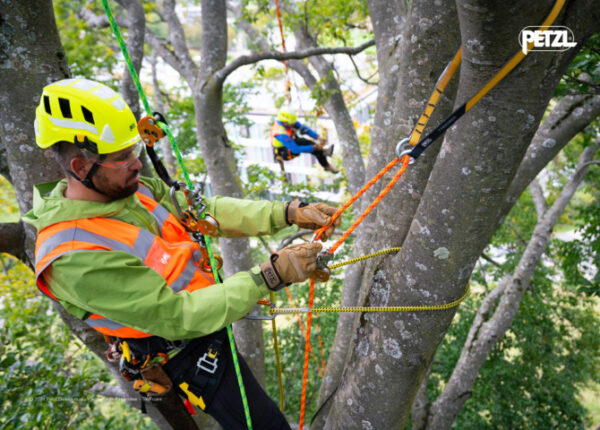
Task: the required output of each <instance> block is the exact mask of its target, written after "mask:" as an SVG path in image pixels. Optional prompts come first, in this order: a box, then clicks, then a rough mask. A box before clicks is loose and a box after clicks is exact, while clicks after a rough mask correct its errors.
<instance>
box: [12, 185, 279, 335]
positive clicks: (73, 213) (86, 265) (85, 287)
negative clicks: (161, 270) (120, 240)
mask: <svg viewBox="0 0 600 430" xmlns="http://www.w3.org/2000/svg"><path fill="white" fill-rule="evenodd" d="M140 182H141V183H142V184H144V185H146V186H147V187H148V188H149V189H150V190H151V192H152V194H153V195H154V198H155V200H156V201H157V202H158V203H160V204H161V205H162V206H164V207H165V208H167V209H168V210H169V211H170V212H171V213H173V214H176V211H175V207H174V206H173V204H172V202H171V199H170V196H169V188H168V187H167V185H165V184H164V183H163V182H162V181H161V180H159V179H153V178H145V177H142V178H140ZM66 187H67V184H66V180H64V179H63V180H62V181H58V182H51V183H46V184H41V185H37V186H36V187H35V188H34V197H33V209H32V210H31V211H30V212H28V213H27V214H26V215H25V216H24V217H23V220H24V221H25V222H27V223H29V224H32V225H33V226H35V227H36V228H37V229H38V231H40V230H42V229H43V228H45V227H48V226H50V225H52V224H56V223H58V222H62V221H71V220H76V219H84V218H94V217H105V218H112V219H116V220H119V221H123V222H126V223H128V224H132V225H135V226H137V227H139V228H142V229H145V230H148V231H150V232H151V233H153V234H155V235H160V233H159V232H160V229H159V226H158V225H157V223H156V220H155V219H154V217H153V216H152V215H151V214H150V212H148V210H147V209H146V207H145V206H144V205H142V203H141V202H140V200H139V199H138V197H137V196H136V195H135V194H134V195H131V196H129V197H127V198H124V199H120V200H115V201H113V202H110V203H101V202H92V201H83V200H71V199H67V198H65V197H64V193H65V190H66ZM178 194H179V195H178V200H179V201H180V204H181V206H182V207H184V208H185V207H187V203H186V201H185V198H184V196H183V194H182V193H178ZM205 204H206V205H207V212H208V213H210V214H211V215H212V216H214V217H215V218H216V219H217V220H218V222H219V236H223V237H240V236H259V235H265V234H272V233H275V232H277V231H279V230H280V229H282V228H284V227H286V226H287V223H286V220H285V204H284V203H282V202H269V201H250V200H241V199H235V198H231V197H212V198H208V199H206V200H205ZM45 275H46V280H47V282H48V285H49V288H50V291H51V292H52V294H53V295H54V296H55V297H56V298H57V299H58V302H59V303H60V304H61V305H62V306H64V308H65V309H66V310H67V311H68V312H69V313H70V314H72V315H74V316H76V317H78V318H80V319H85V318H87V317H88V316H89V315H91V314H99V315H102V316H104V317H106V318H109V319H110V320H113V321H116V322H118V323H121V324H123V325H125V326H129V327H132V328H134V329H137V330H140V331H143V332H146V333H150V334H154V335H156V336H160V337H164V338H166V339H170V340H177V339H192V338H196V337H200V336H205V335H207V334H210V333H213V332H215V331H217V330H219V329H221V328H223V327H225V326H227V325H229V324H231V323H232V322H233V321H236V320H238V319H239V318H241V317H243V316H244V315H246V314H247V313H248V312H249V311H250V309H252V307H253V306H254V305H255V304H256V301H257V300H259V299H260V298H262V297H263V296H265V295H266V294H267V293H268V292H269V290H268V288H267V286H266V285H265V283H264V281H263V279H262V276H261V275H260V268H259V267H258V266H255V267H253V268H252V269H251V270H250V271H248V272H239V273H236V274H235V275H233V276H230V277H229V278H227V279H225V281H223V282H222V283H220V284H215V285H212V286H210V287H207V288H201V289H198V290H195V291H193V292H188V291H180V292H177V293H176V292H174V291H173V290H172V289H171V288H169V286H168V285H167V283H166V281H165V279H164V278H163V277H162V276H160V275H159V274H158V273H157V272H156V271H154V270H153V269H152V268H150V267H147V266H145V265H144V264H143V263H142V261H141V260H140V259H139V258H138V257H135V256H133V255H131V254H129V253H127V252H124V251H78V252H71V253H67V254H64V255H62V256H61V257H60V258H58V259H57V260H55V261H54V262H53V263H52V266H51V267H50V268H49V269H47V270H46V272H45Z"/></svg>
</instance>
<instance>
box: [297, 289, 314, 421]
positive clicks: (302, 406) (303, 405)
mask: <svg viewBox="0 0 600 430" xmlns="http://www.w3.org/2000/svg"><path fill="white" fill-rule="evenodd" d="M314 299H315V281H314V280H311V281H310V295H309V299H308V307H309V308H312V307H313V302H314ZM311 323H312V312H309V313H308V317H307V319H306V344H305V347H304V372H303V375H302V399H301V400H300V422H299V427H300V430H302V428H303V427H304V412H305V409H306V382H307V380H308V355H309V352H308V351H309V348H310V326H311Z"/></svg>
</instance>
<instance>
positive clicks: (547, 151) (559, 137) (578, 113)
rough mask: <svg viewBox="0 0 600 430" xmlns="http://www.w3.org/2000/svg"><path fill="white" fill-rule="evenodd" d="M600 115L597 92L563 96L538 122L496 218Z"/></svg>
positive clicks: (501, 215)
mask: <svg viewBox="0 0 600 430" xmlns="http://www.w3.org/2000/svg"><path fill="white" fill-rule="evenodd" d="M598 115H600V95H596V96H590V95H589V94H585V95H583V94H577V95H571V96H566V97H563V98H562V99H560V101H559V102H558V103H557V104H556V106H554V108H553V109H552V112H551V113H550V115H548V117H547V118H546V119H545V120H544V121H543V122H542V123H541V124H540V126H539V128H538V130H537V131H536V133H535V136H534V137H533V140H532V141H531V144H530V145H529V148H528V149H527V153H526V154H525V157H523V161H522V162H521V165H520V166H519V169H518V170H517V174H516V175H515V177H514V178H513V181H512V183H511V185H510V187H509V189H508V192H507V197H506V203H505V205H504V207H503V208H502V209H501V211H500V213H499V215H498V218H499V219H500V218H502V217H503V216H505V215H506V214H507V213H508V211H509V210H510V208H511V207H512V206H513V204H514V202H516V201H517V199H518V198H519V196H520V195H521V194H522V193H523V191H524V190H525V189H526V188H527V186H528V185H529V184H530V183H531V181H532V180H533V179H534V178H535V177H536V176H537V175H538V173H539V172H540V171H541V170H542V169H543V168H544V167H545V166H546V165H547V164H548V163H549V162H550V160H552V159H553V158H554V157H555V156H556V154H558V153H559V152H560V150H561V149H562V148H564V146H565V145H566V144H567V143H569V141H570V140H571V139H572V138H573V137H574V136H575V135H576V134H577V133H579V132H581V131H582V130H583V129H585V127H587V126H588V125H589V124H590V122H592V121H593V120H594V119H596V118H597V117H598Z"/></svg>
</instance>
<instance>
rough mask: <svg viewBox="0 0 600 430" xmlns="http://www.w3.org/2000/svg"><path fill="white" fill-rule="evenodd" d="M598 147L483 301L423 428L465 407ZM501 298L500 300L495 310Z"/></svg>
mask: <svg viewBox="0 0 600 430" xmlns="http://www.w3.org/2000/svg"><path fill="white" fill-rule="evenodd" d="M599 148H600V144H598V143H597V144H596V145H593V146H591V147H588V148H586V149H585V150H584V151H583V154H582V155H581V158H580V160H579V163H578V166H577V169H576V170H575V173H574V174H573V176H572V177H571V179H570V180H569V182H568V183H567V184H566V185H565V187H564V188H563V190H562V191H561V193H560V195H559V197H558V198H557V199H556V201H555V202H554V204H553V205H552V207H551V208H550V209H549V210H547V211H546V212H545V213H543V214H542V216H540V217H539V218H538V222H537V224H536V226H535V229H534V231H533V235H532V237H531V240H530V241H529V244H528V245H527V247H526V248H525V251H524V252H523V255H522V257H521V259H520V261H519V264H518V265H517V267H516V269H515V271H514V273H513V274H512V275H507V276H506V277H505V278H504V279H503V280H502V281H501V283H500V285H499V286H498V287H496V288H495V289H494V290H493V291H492V292H491V293H490V295H489V296H488V297H486V299H485V300H484V302H483V303H482V305H481V307H480V309H479V310H478V311H477V316H476V317H475V321H474V322H473V325H472V326H471V329H470V330H469V334H468V336H467V340H466V342H465V345H464V347H463V350H462V352H461V355H460V358H459V359H458V363H457V364H456V367H455V368H454V371H453V372H452V376H451V377H450V379H449V380H448V383H447V384H446V386H445V388H444V391H443V392H442V394H440V396H439V397H438V398H437V399H436V401H435V402H434V403H433V405H432V407H431V411H430V415H429V417H428V418H429V419H428V422H427V426H426V427H424V428H426V429H449V428H450V426H451V425H452V422H453V421H454V419H455V418H456V416H457V415H458V412H459V411H460V409H461V408H462V406H463V405H464V404H465V402H466V401H467V400H468V399H469V398H470V397H471V391H472V388H473V385H474V383H475V379H476V378H477V375H478V374H479V369H480V368H481V366H482V364H483V362H484V361H485V359H486V358H487V356H488V355H489V353H490V351H491V350H492V348H494V346H495V345H496V344H497V343H498V342H499V341H500V340H501V339H502V337H504V334H505V333H506V331H507V330H508V329H509V327H510V325H511V324H512V321H513V319H514V317H515V315H516V314H517V311H518V309H519V304H520V303H521V299H522V297H523V293H524V292H525V290H526V289H527V288H528V286H529V282H530V281H531V279H532V278H533V273H534V271H535V268H536V267H537V266H538V264H539V262H540V259H541V258H542V255H543V253H544V251H545V250H546V247H547V245H548V242H549V241H550V236H551V234H552V229H553V228H554V225H555V224H556V222H557V221H558V217H559V216H560V215H561V214H562V213H563V211H564V210H565V208H566V206H567V204H568V203H569V202H570V201H571V198H572V197H573V195H574V194H575V191H576V190H577V188H578V187H579V185H580V184H581V182H582V181H583V178H584V176H585V173H586V171H587V169H588V167H589V165H590V162H591V161H592V158H593V156H594V154H595V153H596V152H597V151H598V149H599ZM498 298H500V302H499V304H498V306H497V308H496V309H495V311H493V312H492V309H493V307H494V305H495V303H496V300H497V299H498ZM490 315H491V316H490Z"/></svg>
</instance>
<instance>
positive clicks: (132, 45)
mask: <svg viewBox="0 0 600 430" xmlns="http://www.w3.org/2000/svg"><path fill="white" fill-rule="evenodd" d="M117 2H118V3H119V4H120V5H121V6H123V7H124V8H125V9H126V10H127V13H128V15H129V26H128V28H129V32H128V35H127V50H128V51H129V55H130V57H131V61H132V63H133V67H134V69H135V71H136V72H137V73H138V75H139V72H140V69H141V68H142V61H143V59H144V34H145V30H146V16H145V14H144V6H142V4H141V3H140V1H139V0H117ZM121 93H122V94H123V98H124V99H125V101H126V102H127V104H128V105H129V107H130V108H131V110H132V111H133V114H134V116H135V117H136V118H137V119H138V120H139V119H140V116H141V112H142V109H141V108H140V98H139V95H138V92H137V89H136V87H135V84H134V82H133V78H132V77H131V73H130V72H129V68H128V67H127V64H125V66H124V71H123V81H122V82H121Z"/></svg>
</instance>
